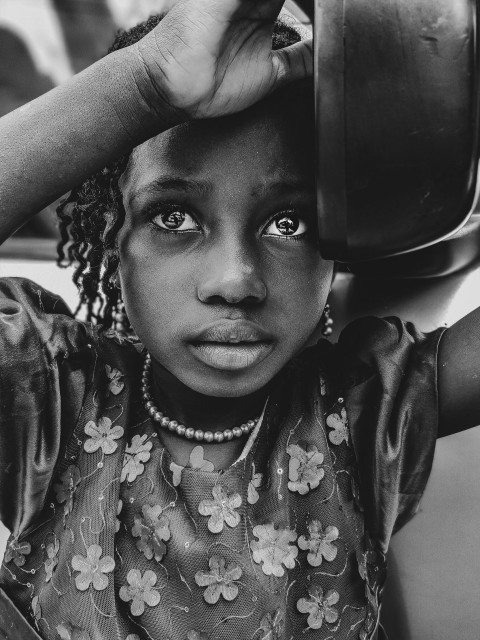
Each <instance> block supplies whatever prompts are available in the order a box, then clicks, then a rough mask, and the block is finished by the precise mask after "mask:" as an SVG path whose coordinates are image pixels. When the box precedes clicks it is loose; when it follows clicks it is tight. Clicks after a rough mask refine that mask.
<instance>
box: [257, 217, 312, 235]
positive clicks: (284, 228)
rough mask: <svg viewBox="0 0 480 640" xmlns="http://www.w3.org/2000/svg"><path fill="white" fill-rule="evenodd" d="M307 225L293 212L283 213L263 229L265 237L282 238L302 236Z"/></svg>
mask: <svg viewBox="0 0 480 640" xmlns="http://www.w3.org/2000/svg"><path fill="white" fill-rule="evenodd" d="M306 231H307V225H306V224H305V222H304V221H303V220H301V218H299V217H298V215H297V214H296V213H294V212H293V211H284V212H283V213H281V214H280V215H278V216H277V217H276V218H274V219H273V220H272V221H271V222H269V223H268V225H267V226H266V227H265V235H267V236H281V237H284V238H288V237H295V236H297V237H298V236H303V235H304V233H306Z"/></svg>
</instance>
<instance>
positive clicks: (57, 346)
mask: <svg viewBox="0 0 480 640" xmlns="http://www.w3.org/2000/svg"><path fill="white" fill-rule="evenodd" d="M88 346H89V345H88V333H87V331H86V329H85V327H84V325H83V324H82V323H79V322H77V321H75V320H74V319H73V318H72V315H71V312H70V311H69V309H68V307H67V306H66V304H65V303H64V302H63V301H62V300H61V299H60V298H59V297H57V296H55V295H53V294H51V293H49V292H47V291H45V290H44V289H42V288H41V287H39V286H38V285H36V284H34V283H33V282H30V281H28V280H24V279H17V278H5V279H0V519H1V520H2V522H3V523H4V524H5V526H6V527H7V528H8V529H10V531H11V532H13V533H14V535H18V534H19V533H21V532H24V531H25V530H26V529H27V528H28V527H29V526H30V524H31V523H32V521H33V519H34V518H35V516H36V515H38V513H39V512H40V511H41V509H42V508H43V506H44V502H45V497H46V494H47V490H48V487H49V484H50V481H51V478H52V474H53V470H54V468H55V464H56V461H57V458H58V455H59V452H60V450H61V447H62V445H63V444H64V442H65V439H66V438H67V437H68V435H69V434H70V433H71V431H72V430H73V426H74V424H71V423H72V422H73V421H74V414H77V415H78V413H79V410H80V407H81V404H82V400H83V396H84V389H85V374H84V372H83V370H82V366H81V358H82V356H83V357H84V356H85V352H86V351H87V352H88Z"/></svg>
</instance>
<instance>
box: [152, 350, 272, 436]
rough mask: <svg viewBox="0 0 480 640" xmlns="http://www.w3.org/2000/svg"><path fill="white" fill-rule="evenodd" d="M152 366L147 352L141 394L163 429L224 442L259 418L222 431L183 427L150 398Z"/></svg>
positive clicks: (254, 423) (244, 432) (240, 432)
mask: <svg viewBox="0 0 480 640" xmlns="http://www.w3.org/2000/svg"><path fill="white" fill-rule="evenodd" d="M151 366H152V358H151V356H150V354H149V353H148V352H147V354H146V356H145V363H144V365H143V373H142V394H143V399H144V401H145V409H146V410H147V412H148V413H149V415H150V417H151V418H152V420H153V421H154V422H158V423H159V424H160V425H161V426H162V427H163V428H164V429H168V430H169V431H174V432H175V433H176V434H177V435H179V436H183V437H185V438H188V440H192V439H195V440H198V442H202V441H203V442H218V443H220V442H224V441H225V440H233V438H241V437H242V436H243V435H247V434H249V433H250V432H251V431H252V430H253V429H254V428H255V426H256V424H257V422H258V420H259V418H254V419H253V420H249V421H248V422H245V423H244V424H242V425H241V426H240V427H234V428H233V429H225V430H224V431H215V433H213V431H203V430H202V429H193V428H192V427H188V428H187V427H185V426H184V425H183V424H178V422H177V421H176V420H170V418H169V417H168V416H166V415H164V414H163V413H162V412H161V411H159V409H158V407H157V406H156V405H155V403H154V402H153V400H152V393H151V386H150V369H151Z"/></svg>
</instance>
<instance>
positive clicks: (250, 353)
mask: <svg viewBox="0 0 480 640" xmlns="http://www.w3.org/2000/svg"><path fill="white" fill-rule="evenodd" d="M189 346H190V349H191V350H192V352H193V354H194V355H195V357H197V358H198V359H199V360H201V361H202V362H203V363H204V364H207V365H208V366H210V367H213V368H214V369H218V370H221V371H239V370H242V369H247V368H248V367H252V366H253V365H256V364H258V363H259V362H261V361H262V360H264V359H265V358H266V357H267V356H268V355H269V354H270V353H271V352H272V350H273V348H274V340H273V337H272V336H271V335H270V334H268V333H267V332H266V331H264V330H263V329H262V328H261V327H259V326H258V325H256V324H254V323H252V322H247V321H228V322H227V321H224V322H221V323H215V324H213V325H210V326H209V327H207V328H206V329H204V330H203V331H201V332H200V333H199V334H198V335H197V336H195V337H194V339H193V340H191V341H189Z"/></svg>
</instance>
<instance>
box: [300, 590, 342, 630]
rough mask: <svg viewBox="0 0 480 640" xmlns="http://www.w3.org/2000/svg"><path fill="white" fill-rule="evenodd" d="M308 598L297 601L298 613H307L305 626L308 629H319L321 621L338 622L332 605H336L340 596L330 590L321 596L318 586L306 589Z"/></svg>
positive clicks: (336, 613) (321, 591)
mask: <svg viewBox="0 0 480 640" xmlns="http://www.w3.org/2000/svg"><path fill="white" fill-rule="evenodd" d="M308 595H309V596H310V597H309V598H300V600H297V609H298V611H300V613H308V618H307V625H308V628H309V629H320V627H321V626H322V624H323V621H324V620H325V622H328V623H329V624H333V623H334V622H336V621H337V620H338V611H337V609H335V607H333V606H332V605H334V604H337V602H338V601H339V599H340V596H339V595H338V593H337V592H336V591H333V589H330V590H329V591H327V593H326V594H325V595H323V589H322V587H320V586H318V585H317V586H316V585H312V586H311V587H309V589H308Z"/></svg>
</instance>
